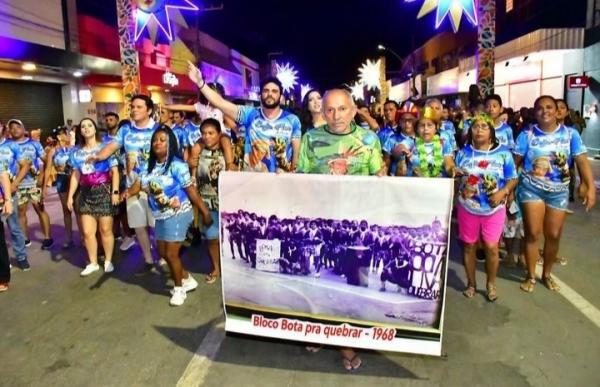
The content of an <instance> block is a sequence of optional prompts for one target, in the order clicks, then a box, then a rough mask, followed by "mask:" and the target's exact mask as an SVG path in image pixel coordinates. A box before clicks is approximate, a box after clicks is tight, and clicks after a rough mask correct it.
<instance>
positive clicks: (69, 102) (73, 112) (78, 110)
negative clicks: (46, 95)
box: [62, 83, 98, 123]
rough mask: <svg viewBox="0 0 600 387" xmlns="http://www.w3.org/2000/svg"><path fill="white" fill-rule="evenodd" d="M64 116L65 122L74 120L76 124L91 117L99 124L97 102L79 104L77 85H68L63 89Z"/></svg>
mask: <svg viewBox="0 0 600 387" xmlns="http://www.w3.org/2000/svg"><path fill="white" fill-rule="evenodd" d="M62 101H63V115H64V118H65V122H67V119H69V118H70V119H72V120H73V122H74V123H79V121H81V120H82V119H83V118H85V117H90V118H93V119H94V120H96V122H98V117H97V116H96V102H95V101H94V100H93V99H92V102H89V103H81V102H79V86H78V85H77V84H76V83H68V84H66V85H64V86H63V87H62Z"/></svg>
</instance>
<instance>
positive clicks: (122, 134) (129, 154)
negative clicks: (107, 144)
mask: <svg viewBox="0 0 600 387" xmlns="http://www.w3.org/2000/svg"><path fill="white" fill-rule="evenodd" d="M156 128H158V124H156V123H155V122H154V120H150V121H149V122H148V127H147V128H136V127H135V126H133V123H131V124H125V125H123V126H122V127H121V129H119V131H118V132H117V134H116V136H115V137H114V139H113V142H114V143H116V144H117V145H118V146H119V148H123V149H124V150H125V152H124V153H125V170H126V171H127V170H128V166H129V167H131V169H132V171H133V176H128V179H127V180H128V183H133V181H135V180H136V178H135V176H139V174H140V173H141V172H142V171H145V170H146V169H148V159H149V158H150V149H151V147H152V144H151V143H150V142H151V140H152V135H153V134H154V131H155V130H156ZM128 186H130V184H128Z"/></svg>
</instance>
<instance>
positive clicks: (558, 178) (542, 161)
mask: <svg viewBox="0 0 600 387" xmlns="http://www.w3.org/2000/svg"><path fill="white" fill-rule="evenodd" d="M557 110H558V105H557V103H556V100H555V99H554V98H553V97H551V96H547V95H543V96H541V97H539V98H538V99H536V100H535V104H534V111H535V117H536V120H537V125H535V126H533V128H532V129H531V130H527V131H523V132H522V133H521V134H520V135H519V137H518V138H517V144H516V147H515V152H514V153H515V163H516V165H517V166H521V165H522V166H523V171H522V172H521V179H520V182H519V189H518V190H517V195H518V200H519V202H520V203H521V206H522V208H523V221H524V226H525V243H526V247H525V259H526V261H527V272H528V274H527V278H526V279H525V281H524V282H523V283H522V284H521V289H522V290H523V291H526V292H532V291H533V288H534V286H535V265H536V260H537V257H538V246H539V243H540V239H541V238H540V237H541V236H542V233H543V234H544V241H545V242H544V249H543V251H544V254H543V259H544V269H543V273H542V282H543V283H544V285H545V286H546V287H547V288H548V289H550V290H554V291H557V290H559V286H558V284H556V282H555V281H554V280H553V279H552V277H551V273H552V265H553V264H554V262H555V261H556V254H557V252H558V247H559V242H560V236H561V232H562V228H563V225H564V222H565V215H566V210H567V205H568V203H569V181H570V179H571V178H572V176H571V174H570V172H569V165H570V163H572V161H573V160H575V163H576V164H577V168H578V169H579V173H580V175H581V177H582V183H581V186H580V189H579V192H580V193H581V196H582V197H583V205H584V206H585V207H586V210H588V211H589V210H590V209H591V208H592V207H594V205H595V204H596V189H595V185H594V177H593V176H592V169H591V167H590V164H589V162H588V160H587V149H586V148H585V146H584V145H583V142H582V141H581V137H580V136H579V133H578V132H577V131H576V130H574V129H572V128H568V127H566V126H564V125H561V124H559V123H558V121H557Z"/></svg>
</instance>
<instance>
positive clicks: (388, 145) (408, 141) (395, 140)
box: [382, 133, 415, 176]
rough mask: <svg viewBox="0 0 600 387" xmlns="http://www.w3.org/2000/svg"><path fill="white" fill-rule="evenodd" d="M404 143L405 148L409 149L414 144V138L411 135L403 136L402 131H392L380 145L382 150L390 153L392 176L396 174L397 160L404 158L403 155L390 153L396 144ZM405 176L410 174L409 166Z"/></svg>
mask: <svg viewBox="0 0 600 387" xmlns="http://www.w3.org/2000/svg"><path fill="white" fill-rule="evenodd" d="M400 144H404V146H406V149H411V148H412V147H413V146H414V145H415V140H414V138H413V137H409V136H405V135H404V134H402V133H394V134H392V135H391V136H389V137H388V139H387V140H386V142H385V143H384V144H383V145H382V150H383V151H384V152H385V153H387V154H388V155H390V158H391V161H392V162H391V164H390V174H391V175H392V176H393V175H395V174H396V170H397V168H398V161H400V160H403V159H405V156H404V155H401V156H400V157H396V156H394V155H393V154H392V152H393V151H394V148H395V147H396V146H397V145H400ZM406 176H412V171H411V168H408V171H407V174H406Z"/></svg>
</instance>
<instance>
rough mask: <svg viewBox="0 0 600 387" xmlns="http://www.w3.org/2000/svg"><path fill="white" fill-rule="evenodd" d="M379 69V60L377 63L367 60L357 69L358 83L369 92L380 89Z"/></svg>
mask: <svg viewBox="0 0 600 387" xmlns="http://www.w3.org/2000/svg"><path fill="white" fill-rule="evenodd" d="M380 69H381V59H378V60H377V62H375V61H372V60H370V59H367V62H366V63H364V64H363V65H362V66H361V67H360V68H359V69H358V72H359V75H358V77H359V79H360V83H362V84H363V85H364V86H366V87H367V88H368V89H369V90H376V89H379V88H381V86H380V84H379V78H380Z"/></svg>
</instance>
